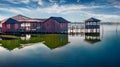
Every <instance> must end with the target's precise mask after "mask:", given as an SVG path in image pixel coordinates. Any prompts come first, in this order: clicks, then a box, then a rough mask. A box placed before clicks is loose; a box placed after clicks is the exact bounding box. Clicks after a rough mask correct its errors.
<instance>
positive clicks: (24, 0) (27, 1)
mask: <svg viewBox="0 0 120 67" xmlns="http://www.w3.org/2000/svg"><path fill="white" fill-rule="evenodd" d="M21 2H23V3H26V4H27V3H29V2H30V0H21Z"/></svg>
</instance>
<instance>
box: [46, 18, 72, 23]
mask: <svg viewBox="0 0 120 67" xmlns="http://www.w3.org/2000/svg"><path fill="white" fill-rule="evenodd" d="M49 19H53V20H56V21H57V22H59V23H70V22H69V21H67V20H66V19H64V18H62V17H50V18H48V19H47V20H49ZM47 20H46V21H47Z"/></svg>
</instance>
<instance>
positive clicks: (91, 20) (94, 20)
mask: <svg viewBox="0 0 120 67" xmlns="http://www.w3.org/2000/svg"><path fill="white" fill-rule="evenodd" d="M85 21H86V22H100V21H101V20H99V19H96V18H93V17H91V18H89V19H87V20H85Z"/></svg>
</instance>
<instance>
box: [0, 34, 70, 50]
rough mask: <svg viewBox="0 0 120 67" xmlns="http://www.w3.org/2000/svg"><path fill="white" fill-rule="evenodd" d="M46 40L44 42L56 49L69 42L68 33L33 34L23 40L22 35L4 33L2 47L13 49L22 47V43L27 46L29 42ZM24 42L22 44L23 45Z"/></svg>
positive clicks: (0, 41)
mask: <svg viewBox="0 0 120 67" xmlns="http://www.w3.org/2000/svg"><path fill="white" fill-rule="evenodd" d="M42 41H44V44H45V45H46V46H47V47H49V48H50V49H54V48H57V47H60V46H63V45H66V44H67V43H68V35H67V34H33V35H31V38H30V39H25V40H22V39H21V37H20V36H12V35H2V40H0V43H1V44H2V47H4V48H6V49H8V50H13V49H15V48H21V46H22V45H24V46H26V44H29V43H38V42H42ZM21 44H22V45H21Z"/></svg>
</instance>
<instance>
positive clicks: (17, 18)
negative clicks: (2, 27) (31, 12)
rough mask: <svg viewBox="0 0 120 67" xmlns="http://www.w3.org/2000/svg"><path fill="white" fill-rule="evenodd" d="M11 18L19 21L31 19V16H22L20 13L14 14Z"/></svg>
mask: <svg viewBox="0 0 120 67" xmlns="http://www.w3.org/2000/svg"><path fill="white" fill-rule="evenodd" d="M12 19H15V20H17V21H20V20H32V18H29V17H26V16H23V15H21V14H19V15H16V16H13V17H12Z"/></svg>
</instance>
